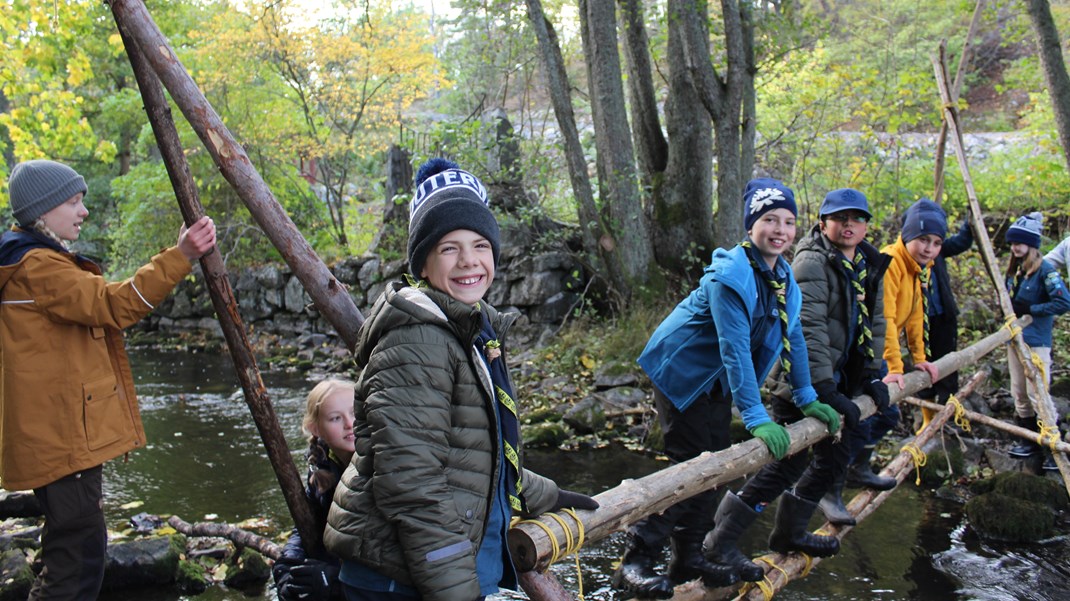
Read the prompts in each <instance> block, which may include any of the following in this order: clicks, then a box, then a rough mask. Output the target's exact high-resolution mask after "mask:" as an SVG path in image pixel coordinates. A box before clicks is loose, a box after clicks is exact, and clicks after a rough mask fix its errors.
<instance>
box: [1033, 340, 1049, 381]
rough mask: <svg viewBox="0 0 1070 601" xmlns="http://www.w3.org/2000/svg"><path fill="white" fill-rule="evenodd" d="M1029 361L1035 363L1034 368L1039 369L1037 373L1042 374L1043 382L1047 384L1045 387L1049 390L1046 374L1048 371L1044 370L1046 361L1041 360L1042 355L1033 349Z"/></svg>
mask: <svg viewBox="0 0 1070 601" xmlns="http://www.w3.org/2000/svg"><path fill="white" fill-rule="evenodd" d="M1029 360H1030V361H1032V362H1033V367H1035V368H1037V373H1039V374H1040V378H1041V380H1042V381H1043V382H1044V383H1045V386H1044V387H1045V388H1047V381H1048V374H1046V373H1044V372H1045V371H1047V370H1046V369H1045V368H1044V361H1043V360H1041V358H1040V355H1038V354H1037V353H1036V351H1034V350H1032V349H1030V350H1029Z"/></svg>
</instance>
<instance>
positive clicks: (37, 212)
mask: <svg viewBox="0 0 1070 601" xmlns="http://www.w3.org/2000/svg"><path fill="white" fill-rule="evenodd" d="M88 191H89V188H87V187H86V185H85V178H83V177H82V176H81V175H78V172H77V171H75V170H74V169H71V168H70V167H68V166H66V165H64V164H63V163H57V162H55V161H49V160H45V159H36V160H33V161H25V162H22V163H19V164H18V165H15V167H14V168H13V169H12V170H11V177H10V178H9V179H8V192H9V194H10V196H11V212H12V213H13V214H14V215H15V221H18V222H19V225H21V226H23V227H29V226H31V225H33V222H34V221H36V220H37V218H38V217H40V216H41V215H44V214H45V213H47V212H49V211H51V210H52V209H54V208H56V207H58V206H59V205H61V204H63V203H64V202H66V201H67V199H68V198H70V197H72V196H74V195H75V194H77V193H79V192H81V193H82V194H85V193H86V192H88Z"/></svg>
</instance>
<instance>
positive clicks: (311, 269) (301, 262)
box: [111, 0, 364, 348]
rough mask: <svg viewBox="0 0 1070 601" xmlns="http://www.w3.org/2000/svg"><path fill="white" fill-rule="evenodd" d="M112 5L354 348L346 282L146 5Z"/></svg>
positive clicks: (119, 1) (126, 1) (357, 319)
mask: <svg viewBox="0 0 1070 601" xmlns="http://www.w3.org/2000/svg"><path fill="white" fill-rule="evenodd" d="M111 5H112V14H113V15H114V16H115V20H116V22H117V23H119V24H120V26H122V27H125V28H126V30H127V31H128V33H129V35H130V37H131V38H133V40H134V41H135V42H136V43H137V45H138V47H140V48H151V49H152V51H151V52H146V53H145V54H144V57H145V59H146V60H147V61H148V63H149V65H150V66H151V67H152V69H153V71H155V72H156V75H157V77H159V78H160V81H161V82H163V85H164V87H166V88H167V91H168V92H170V93H171V98H172V99H174V101H175V104H177V105H178V107H179V108H180V109H181V110H182V114H183V115H184V116H185V117H186V119H187V120H188V121H189V123H190V125H191V126H192V127H193V130H194V131H196V132H197V136H198V137H199V138H200V139H201V142H202V143H203V144H204V146H205V148H206V149H207V150H208V152H209V154H211V156H212V160H213V161H215V164H216V166H217V167H218V168H219V170H220V172H222V174H223V176H224V177H225V178H226V179H227V181H228V182H229V183H230V185H231V187H233V188H234V190H235V191H236V192H237V194H238V196H239V197H240V198H241V199H242V202H244V203H245V205H246V206H247V207H248V208H249V212H250V213H251V214H252V216H253V219H255V220H256V222H257V224H259V225H260V228H261V229H263V230H264V233H265V234H267V237H268V239H270V240H271V243H272V244H273V245H274V246H275V248H276V249H278V251H279V253H280V254H281V255H282V258H283V259H284V260H285V261H286V264H287V265H289V266H290V269H292V270H293V272H294V275H296V276H297V278H298V279H299V280H300V281H301V284H302V286H303V287H304V289H305V290H306V291H307V292H308V295H309V296H310V297H311V298H312V300H313V302H314V303H315V304H316V308H317V309H318V310H319V311H320V312H321V313H322V314H323V316H324V317H325V318H326V319H327V321H329V322H330V323H331V325H332V326H334V329H335V330H336V331H337V332H338V335H339V336H340V337H341V338H342V340H344V341H345V343H346V345H347V346H349V348H353V347H354V346H355V345H356V343H357V330H358V329H359V328H360V324H361V323H363V322H364V316H363V315H361V314H360V311H359V310H357V306H356V303H354V302H353V298H352V297H351V296H349V293H348V292H347V291H346V289H345V286H342V285H341V284H340V283H339V282H338V280H337V279H335V277H334V275H333V274H331V272H330V270H329V269H327V266H326V265H324V264H323V261H322V260H320V258H319V257H318V256H317V255H316V251H315V250H313V248H312V246H310V245H309V243H308V241H307V240H305V239H304V237H303V236H302V235H301V233H300V232H299V231H298V230H297V227H296V226H294V223H293V221H291V220H290V216H289V215H287V214H286V210H285V209H283V208H282V206H281V205H279V203H278V201H277V200H275V196H274V195H273V194H272V193H271V190H270V189H269V188H268V187H267V184H266V183H265V182H264V180H263V178H261V177H260V174H259V173H257V172H256V169H255V168H253V166H252V163H250V161H249V156H248V155H247V154H246V152H245V149H244V148H242V145H241V144H239V143H238V141H237V140H235V139H234V136H233V135H232V134H231V133H230V130H228V129H227V127H226V125H224V124H223V120H222V119H220V117H219V115H218V114H217V113H216V112H215V110H214V109H213V108H212V106H211V105H210V104H208V101H207V100H206V99H205V97H204V94H202V93H201V91H200V90H199V89H198V88H197V84H196V83H194V82H193V80H192V78H191V77H190V75H189V72H188V71H187V70H186V68H185V67H184V66H183V65H182V63H180V62H179V60H178V57H176V56H175V53H174V51H173V50H172V49H171V46H170V44H168V42H167V39H166V38H164V36H163V34H162V33H161V32H160V29H159V27H157V26H156V23H154V22H153V20H152V17H151V16H150V15H149V13H148V11H147V10H146V8H145V5H144V4H143V3H142V2H139V1H137V0H113V1H112V2H111Z"/></svg>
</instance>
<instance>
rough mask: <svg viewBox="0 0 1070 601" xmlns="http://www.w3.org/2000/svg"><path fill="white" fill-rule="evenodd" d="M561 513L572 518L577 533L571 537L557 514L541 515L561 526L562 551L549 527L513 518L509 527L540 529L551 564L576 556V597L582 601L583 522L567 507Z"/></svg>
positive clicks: (568, 529)
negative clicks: (543, 534) (548, 540)
mask: <svg viewBox="0 0 1070 601" xmlns="http://www.w3.org/2000/svg"><path fill="white" fill-rule="evenodd" d="M561 513H564V514H566V515H568V516H569V517H570V518H572V521H573V522H576V530H577V532H576V534H575V535H573V533H572V528H570V527H569V526H568V524H566V523H565V519H564V518H562V517H561V516H559V515H557V513H553V512H550V513H544V514H542V515H544V516H546V517H549V518H550V519H552V520H554V521H555V522H557V525H558V526H561V531H562V532H564V533H565V548H564V550H562V549H561V543H560V542H559V541H558V540H557V535H555V534H554V532H553V530H551V529H550V527H549V526H547V525H546V524H543V523H542V522H540V521H539V520H522V519H520V518H513V521H512V523H511V524H510V525H509V526H510V527H513V526H516V525H518V524H534V525H536V526H538V527H539V528H541V529H542V531H543V532H545V533H546V536H547V538H549V539H550V549H551V551H550V563H551V564H553V563H557V560H559V559H561V558H562V557H568V556H569V555H572V554H575V555H576V587H577V589H578V590H577V593H576V595H577V598H578V599H579V601H583V573H582V571H581V570H580V549H581V548H583V539H584V537H585V533H584V526H583V520H581V519H580V518H579V516H578V515H576V512H575V511H574V510H573V509H571V508H569V507H565V508H563V509H562V510H561Z"/></svg>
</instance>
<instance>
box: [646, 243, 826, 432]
mask: <svg viewBox="0 0 1070 601" xmlns="http://www.w3.org/2000/svg"><path fill="white" fill-rule="evenodd" d="M776 270H777V272H778V274H780V275H786V276H787V283H788V286H787V299H786V300H787V313H788V340H789V342H790V343H791V353H790V359H791V365H792V367H791V388H792V397H793V398H794V400H795V404H796V406H798V407H803V406H806V405H809V404H810V403H812V402H814V401H815V400H817V393H816V392H814V389H813V387H812V386H811V385H810V363H809V359H808V358H807V356H806V340H805V339H804V338H803V334H802V327H801V325H800V321H799V311H800V307H801V305H802V294H801V293H800V292H799V286H798V284H796V283H795V278H794V276H792V274H791V267H790V266H789V265H788V263H787V261H785V260H784V259H783V258H779V259H777V264H776ZM758 293H759V291H758V286H757V282H756V281H755V273H754V268H753V267H751V264H750V260H749V258H748V256H747V252H746V249H744V248H743V247H741V246H736V247H734V248H732V249H731V250H725V249H723V248H719V249H717V250H716V251H715V252H714V253H713V259H712V261H711V262H710V265H709V266H708V267H706V270H705V274H704V275H703V276H702V279H701V280H700V281H699V285H698V287H697V288H696V289H695V290H693V291H692V292H691V294H690V295H689V296H688V297H687V298H685V299H684V300H683V301H681V302H680V304H679V305H677V306H676V308H675V309H673V311H672V313H670V314H669V316H668V317H666V318H665V320H664V321H662V322H661V325H659V326H658V327H657V329H656V330H654V333H653V334H652V335H651V337H650V340H649V341H648V342H647V344H646V348H644V349H643V352H642V354H641V355H639V359H638V362H639V365H640V366H641V367H642V368H643V370H644V371H645V372H646V373H647V375H648V376H650V380H651V381H652V382H653V383H654V385H655V386H657V387H658V390H660V391H661V392H662V393H663V394H664V395H665V396H666V397H667V398H668V399H669V400H670V401H672V403H673V405H675V406H676V407H677V408H678V409H680V410H681V411H683V410H685V409H687V407H688V406H690V405H691V403H693V402H694V401H695V399H696V398H697V397H698V396H699V395H700V394H702V393H704V392H709V391H710V390H711V389H712V388H713V384H714V382H720V384H721V390H723V391H726V392H730V393H731V397H732V400H733V402H734V403H735V404H736V407H737V408H738V409H739V412H740V414H741V416H742V417H743V424H744V425H745V426H746V427H747V428H748V429H753V428H754V427H755V426H759V425H761V424H763V423H766V422H770V421H772V420H771V419H770V417H769V414H768V413H767V412H766V410H765V407H764V406H763V405H762V397H761V393H760V391H759V386H760V385H761V383H762V382H764V381H765V378H766V376H767V375H769V371H770V370H771V369H772V367H773V365H774V364H775V363H776V362H777V360H778V359H779V357H780V350H781V348H783V344H782V341H781V332H780V328H779V327H772V328H768V332H767V333H766V335H765V336H764V337H762V340H757V341H755V340H752V332H753V331H754V330H755V326H756V324H758V323H760V322H761V320H764V319H766V318H768V317H770V315H769V314H767V313H769V312H772V315H774V316H775V311H776V310H777V308H776V305H775V304H773V306H771V307H769V308H768V309H767V312H766V313H762V314H757V313H758V307H759V302H758Z"/></svg>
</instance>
